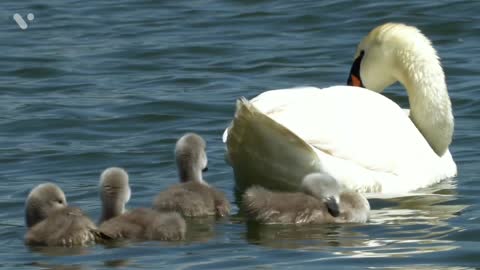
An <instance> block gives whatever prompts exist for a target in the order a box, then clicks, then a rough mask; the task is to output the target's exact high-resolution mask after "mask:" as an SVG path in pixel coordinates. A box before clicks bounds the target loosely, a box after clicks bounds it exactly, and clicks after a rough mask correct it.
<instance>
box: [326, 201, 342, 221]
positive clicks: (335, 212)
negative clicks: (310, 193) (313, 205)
mask: <svg viewBox="0 0 480 270" xmlns="http://www.w3.org/2000/svg"><path fill="white" fill-rule="evenodd" d="M325 203H326V205H327V209H328V213H330V215H332V217H338V216H339V215H340V210H339V209H338V203H337V200H335V198H334V197H330V198H328V199H327V201H326V202H325Z"/></svg>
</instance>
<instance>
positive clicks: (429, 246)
mask: <svg viewBox="0 0 480 270" xmlns="http://www.w3.org/2000/svg"><path fill="white" fill-rule="evenodd" d="M422 192H423V191H422ZM455 200H456V196H455V192H454V191H453V190H452V189H448V188H443V189H436V191H435V193H433V194H432V191H430V193H429V194H428V195H426V193H425V194H423V193H422V195H410V196H404V197H399V198H387V199H369V201H370V204H371V207H372V211H371V215H370V220H369V222H368V223H367V224H325V225H303V226H299V225H263V224H258V223H256V222H246V227H247V233H246V238H247V240H248V241H249V242H250V243H252V244H255V245H261V246H265V247H270V248H282V249H300V250H320V251H327V252H330V253H331V254H334V255H340V256H348V257H352V258H358V257H406V256H411V255H413V254H420V253H431V252H440V251H449V250H453V249H456V248H458V246H457V245H456V244H455V242H453V241H450V240H447V239H446V238H447V236H448V235H450V234H451V233H454V232H458V231H461V230H462V228H460V227H458V226H453V225H451V224H450V223H449V219H451V218H453V217H457V216H458V215H460V214H461V213H462V211H463V210H464V209H465V208H466V207H467V206H466V205H457V204H452V203H455V202H456V201H455Z"/></svg>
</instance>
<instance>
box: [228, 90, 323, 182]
mask: <svg viewBox="0 0 480 270" xmlns="http://www.w3.org/2000/svg"><path fill="white" fill-rule="evenodd" d="M226 139H227V151H228V153H227V155H228V156H227V158H228V160H229V163H230V165H231V166H232V167H233V169H234V174H235V181H236V186H237V188H238V189H240V190H244V189H246V188H248V187H249V186H251V185H260V186H263V187H266V188H269V189H273V190H298V188H299V186H300V183H301V181H302V178H303V177H304V176H305V175H306V174H308V173H311V172H315V171H320V161H319V159H318V157H317V155H316V154H315V152H314V151H313V150H312V148H311V147H310V146H309V145H308V144H307V143H306V142H305V141H303V140H302V139H300V138H299V137H298V136H297V135H296V134H294V133H293V132H291V131H290V130H289V129H287V128H285V127H284V126H282V125H281V124H279V123H277V122H275V121H274V120H273V119H271V118H270V117H268V116H267V115H265V114H263V113H262V112H260V111H259V110H258V109H257V108H255V106H254V105H253V104H251V103H250V102H249V101H248V100H247V99H245V98H241V99H239V100H238V101H237V110H236V113H235V118H234V120H233V122H232V124H231V126H230V127H229V130H228V138H226Z"/></svg>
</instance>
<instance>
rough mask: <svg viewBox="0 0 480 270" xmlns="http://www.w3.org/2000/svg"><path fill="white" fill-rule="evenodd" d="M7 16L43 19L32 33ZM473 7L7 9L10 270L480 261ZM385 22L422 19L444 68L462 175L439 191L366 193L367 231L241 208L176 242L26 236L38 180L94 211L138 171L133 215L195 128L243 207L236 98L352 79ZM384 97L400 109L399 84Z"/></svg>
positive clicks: (3, 204) (213, 178)
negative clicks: (277, 219)
mask: <svg viewBox="0 0 480 270" xmlns="http://www.w3.org/2000/svg"><path fill="white" fill-rule="evenodd" d="M14 13H19V14H21V15H22V16H23V17H24V18H26V15H27V14H28V13H33V14H34V15H35V19H34V20H33V21H31V22H30V21H27V23H28V24H29V28H28V29H26V30H21V29H20V28H19V27H18V26H17V24H16V23H15V22H14V20H13V18H12V16H13V14H14ZM479 13H480V2H477V1H423V0H416V1H390V2H385V3H380V2H378V1H277V0H263V1H262V0H261V1H251V0H244V1H218V0H211V1H207V0H205V1H147V0H140V1H125V0H119V1H73V0H64V1H60V0H52V1H33V0H30V1H12V0H8V1H2V2H1V3H0V209H1V211H0V217H1V221H0V267H3V268H5V269H13V268H18V269H49V268H51V269H101V268H105V269H106V268H118V269H159V268H165V269H225V268H231V269H234V268H242V269H251V268H256V269H287V268H291V269H299V268H302V269H309V268H311V269H318V268H320V267H322V268H323V269H334V268H336V269H354V268H358V267H360V268H381V269H385V268H389V269H390V268H405V269H447V268H448V269H449V268H452V269H460V268H462V267H465V268H475V267H478V266H480V244H479V241H480V227H479V219H478V216H479V215H480V209H479V206H480V196H478V194H479V192H480V182H479V180H480V179H477V178H478V176H477V173H478V166H479V161H480V150H479V137H480V136H479V130H480V122H479V120H480V107H479V104H480V93H479V89H480V87H479V86H480V79H479V78H480V70H479V65H480V45H479V44H480V16H479ZM388 21H396V22H406V23H410V24H413V25H415V26H417V27H419V28H420V29H422V31H423V32H424V33H425V34H426V35H428V36H429V37H430V38H431V39H432V41H433V43H434V45H435V47H436V48H437V50H438V52H439V54H440V56H441V57H442V63H443V66H444V68H445V72H446V75H447V81H448V85H449V90H450V96H451V98H452V102H453V106H454V112H455V116H456V130H455V138H454V142H453V144H452V146H451V151H452V153H453V155H454V159H455V160H456V162H457V165H458V168H459V175H458V177H457V178H455V179H453V180H452V181H445V182H443V183H441V184H440V185H439V186H436V187H435V190H437V191H436V192H435V193H434V194H432V195H430V196H410V197H405V198H397V199H389V200H378V199H377V200H372V201H371V204H372V207H373V209H374V210H373V211H372V220H371V222H370V223H368V224H365V225H341V226H338V225H330V226H303V227H295V226H257V225H254V224H246V223H245V222H244V220H243V218H242V217H241V216H233V217H231V218H229V219H224V220H218V221H216V222H215V221H212V220H197V221H195V222H192V223H191V224H190V228H191V230H192V231H191V232H190V233H189V236H188V240H187V241H185V242H182V243H155V242H150V243H133V244H126V245H123V246H118V247H104V246H101V245H98V246H94V247H88V248H78V249H63V248H56V249H29V248H27V247H25V246H24V245H23V235H24V233H25V231H26V230H25V227H24V220H23V215H24V212H23V207H24V200H25V198H26V196H27V194H28V192H29V190H30V189H31V188H32V187H33V186H35V185H37V184H39V183H42V182H45V181H54V182H56V183H57V184H59V185H60V186H61V187H62V188H63V189H64V191H65V192H66V194H67V197H68V201H69V202H70V204H72V205H77V206H80V207H82V208H83V209H84V210H85V211H87V212H88V213H89V215H91V216H92V217H93V218H94V219H97V217H98V215H99V207H100V204H99V199H98V194H97V182H98V177H99V175H100V173H101V171H102V170H103V169H105V168H106V167H108V166H113V165H115V166H122V167H125V168H126V169H127V170H128V172H129V173H130V176H131V184H132V188H133V196H132V199H131V202H130V207H137V206H148V205H150V203H151V201H152V198H153V196H154V195H155V194H156V193H157V192H158V191H159V190H161V189H163V188H165V187H167V186H169V185H171V184H173V183H175V182H176V181H177V180H176V179H177V176H176V171H175V166H174V162H173V147H174V143H175V141H176V139H177V138H178V137H179V136H181V135H182V134H184V133H185V132H188V131H195V132H197V133H199V134H201V135H202V136H204V138H205V139H206V140H207V143H208V155H209V161H210V165H209V169H210V170H209V171H208V173H207V174H206V175H205V178H206V179H207V180H208V181H209V182H210V183H212V184H214V185H215V186H217V187H219V188H220V189H222V190H223V191H225V192H226V193H227V194H228V197H229V199H230V200H231V202H232V203H233V205H235V203H234V195H233V188H234V185H233V175H232V170H231V168H230V167H228V166H227V165H226V164H225V162H224V160H223V145H222V143H221V134H222V132H223V129H224V128H225V126H226V125H227V124H228V122H229V120H230V119H231V117H232V115H233V112H234V102H235V99H236V98H238V97H240V96H247V97H253V96H255V95H257V94H259V93H260V92H262V91H264V90H267V89H275V88H284V87H293V86H299V85H313V86H318V87H325V86H330V85H335V84H344V83H345V82H346V79H347V75H348V71H349V67H350V63H351V61H352V58H353V54H354V52H355V48H356V45H357V43H358V42H359V40H360V39H361V38H362V37H363V36H364V35H365V34H367V33H368V31H369V30H370V29H372V28H373V27H375V26H377V25H379V24H381V23H384V22H388ZM385 94H386V95H388V96H389V97H391V98H392V99H394V100H396V101H397V102H398V103H400V104H402V105H403V106H406V105H407V99H406V96H405V93H404V91H403V90H402V88H401V87H399V86H395V87H392V88H391V89H389V90H388V91H387V92H386V93H385ZM432 190H433V189H432ZM233 210H234V211H233V212H234V213H236V212H237V211H238V208H237V207H236V206H234V209H233Z"/></svg>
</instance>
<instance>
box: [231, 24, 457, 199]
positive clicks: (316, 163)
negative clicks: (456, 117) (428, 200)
mask: <svg viewBox="0 0 480 270" xmlns="http://www.w3.org/2000/svg"><path fill="white" fill-rule="evenodd" d="M355 55H356V56H355V61H354V63H353V66H352V69H351V72H350V76H349V80H348V82H349V85H354V86H334V87H329V88H325V89H318V88H315V87H302V88H292V89H281V90H271V91H267V92H264V93H262V94H261V95H259V96H257V97H255V98H253V99H252V100H250V101H247V100H246V99H244V98H242V99H240V100H239V101H238V102H237V110H236V113H235V118H234V120H233V121H232V124H231V126H230V127H229V128H228V129H227V130H226V131H225V133H224V136H223V140H224V142H225V143H226V145H227V154H226V158H227V160H228V162H229V163H230V165H231V166H232V167H233V169H234V173H235V179H236V184H237V188H239V189H240V190H243V189H245V188H246V187H248V186H250V185H254V184H255V185H261V186H264V187H267V188H271V189H280V190H297V189H298V188H299V186H300V184H301V180H302V178H303V177H304V176H305V175H306V174H308V173H311V172H314V171H321V172H324V173H328V174H330V175H331V176H333V177H334V178H336V179H337V180H338V181H339V183H341V184H342V185H343V186H344V187H345V188H347V189H351V190H356V191H360V192H372V193H395V194H398V193H407V192H409V191H413V190H415V189H418V188H422V187H426V186H428V185H431V184H433V183H436V182H438V181H440V180H442V179H445V178H449V177H453V176H455V175H456V173H457V168H456V165H455V162H454V161H453V159H452V156H451V154H450V152H449V151H448V146H449V145H450V143H451V141H452V135H453V115H452V108H451V102H450V98H449V96H448V92H447V86H446V83H445V76H444V73H443V70H442V67H441V65H440V62H439V59H438V57H437V54H436V51H435V49H434V48H433V47H432V45H431V43H430V41H429V39H428V38H426V37H425V36H424V35H423V34H422V33H421V32H420V31H419V30H418V29H417V28H415V27H412V26H407V25H404V24H396V23H387V24H384V25H381V26H378V27H376V28H375V29H373V30H372V31H371V32H370V33H369V34H368V35H367V36H366V37H365V38H364V39H363V40H362V42H360V44H359V45H358V48H357V52H356V54H355ZM396 81H399V82H400V83H401V84H402V85H403V86H404V87H405V88H406V90H407V93H408V99H409V103H410V111H409V114H408V111H407V113H405V111H404V110H402V109H401V108H400V107H399V106H398V105H397V104H396V103H394V102H393V101H391V100H390V99H388V98H387V97H385V96H383V95H381V94H379V93H378V92H381V91H382V90H383V89H384V88H386V87H388V86H389V85H391V84H393V83H395V82H396ZM355 86H362V87H365V88H368V89H370V90H372V91H370V90H367V89H365V88H360V87H355Z"/></svg>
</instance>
